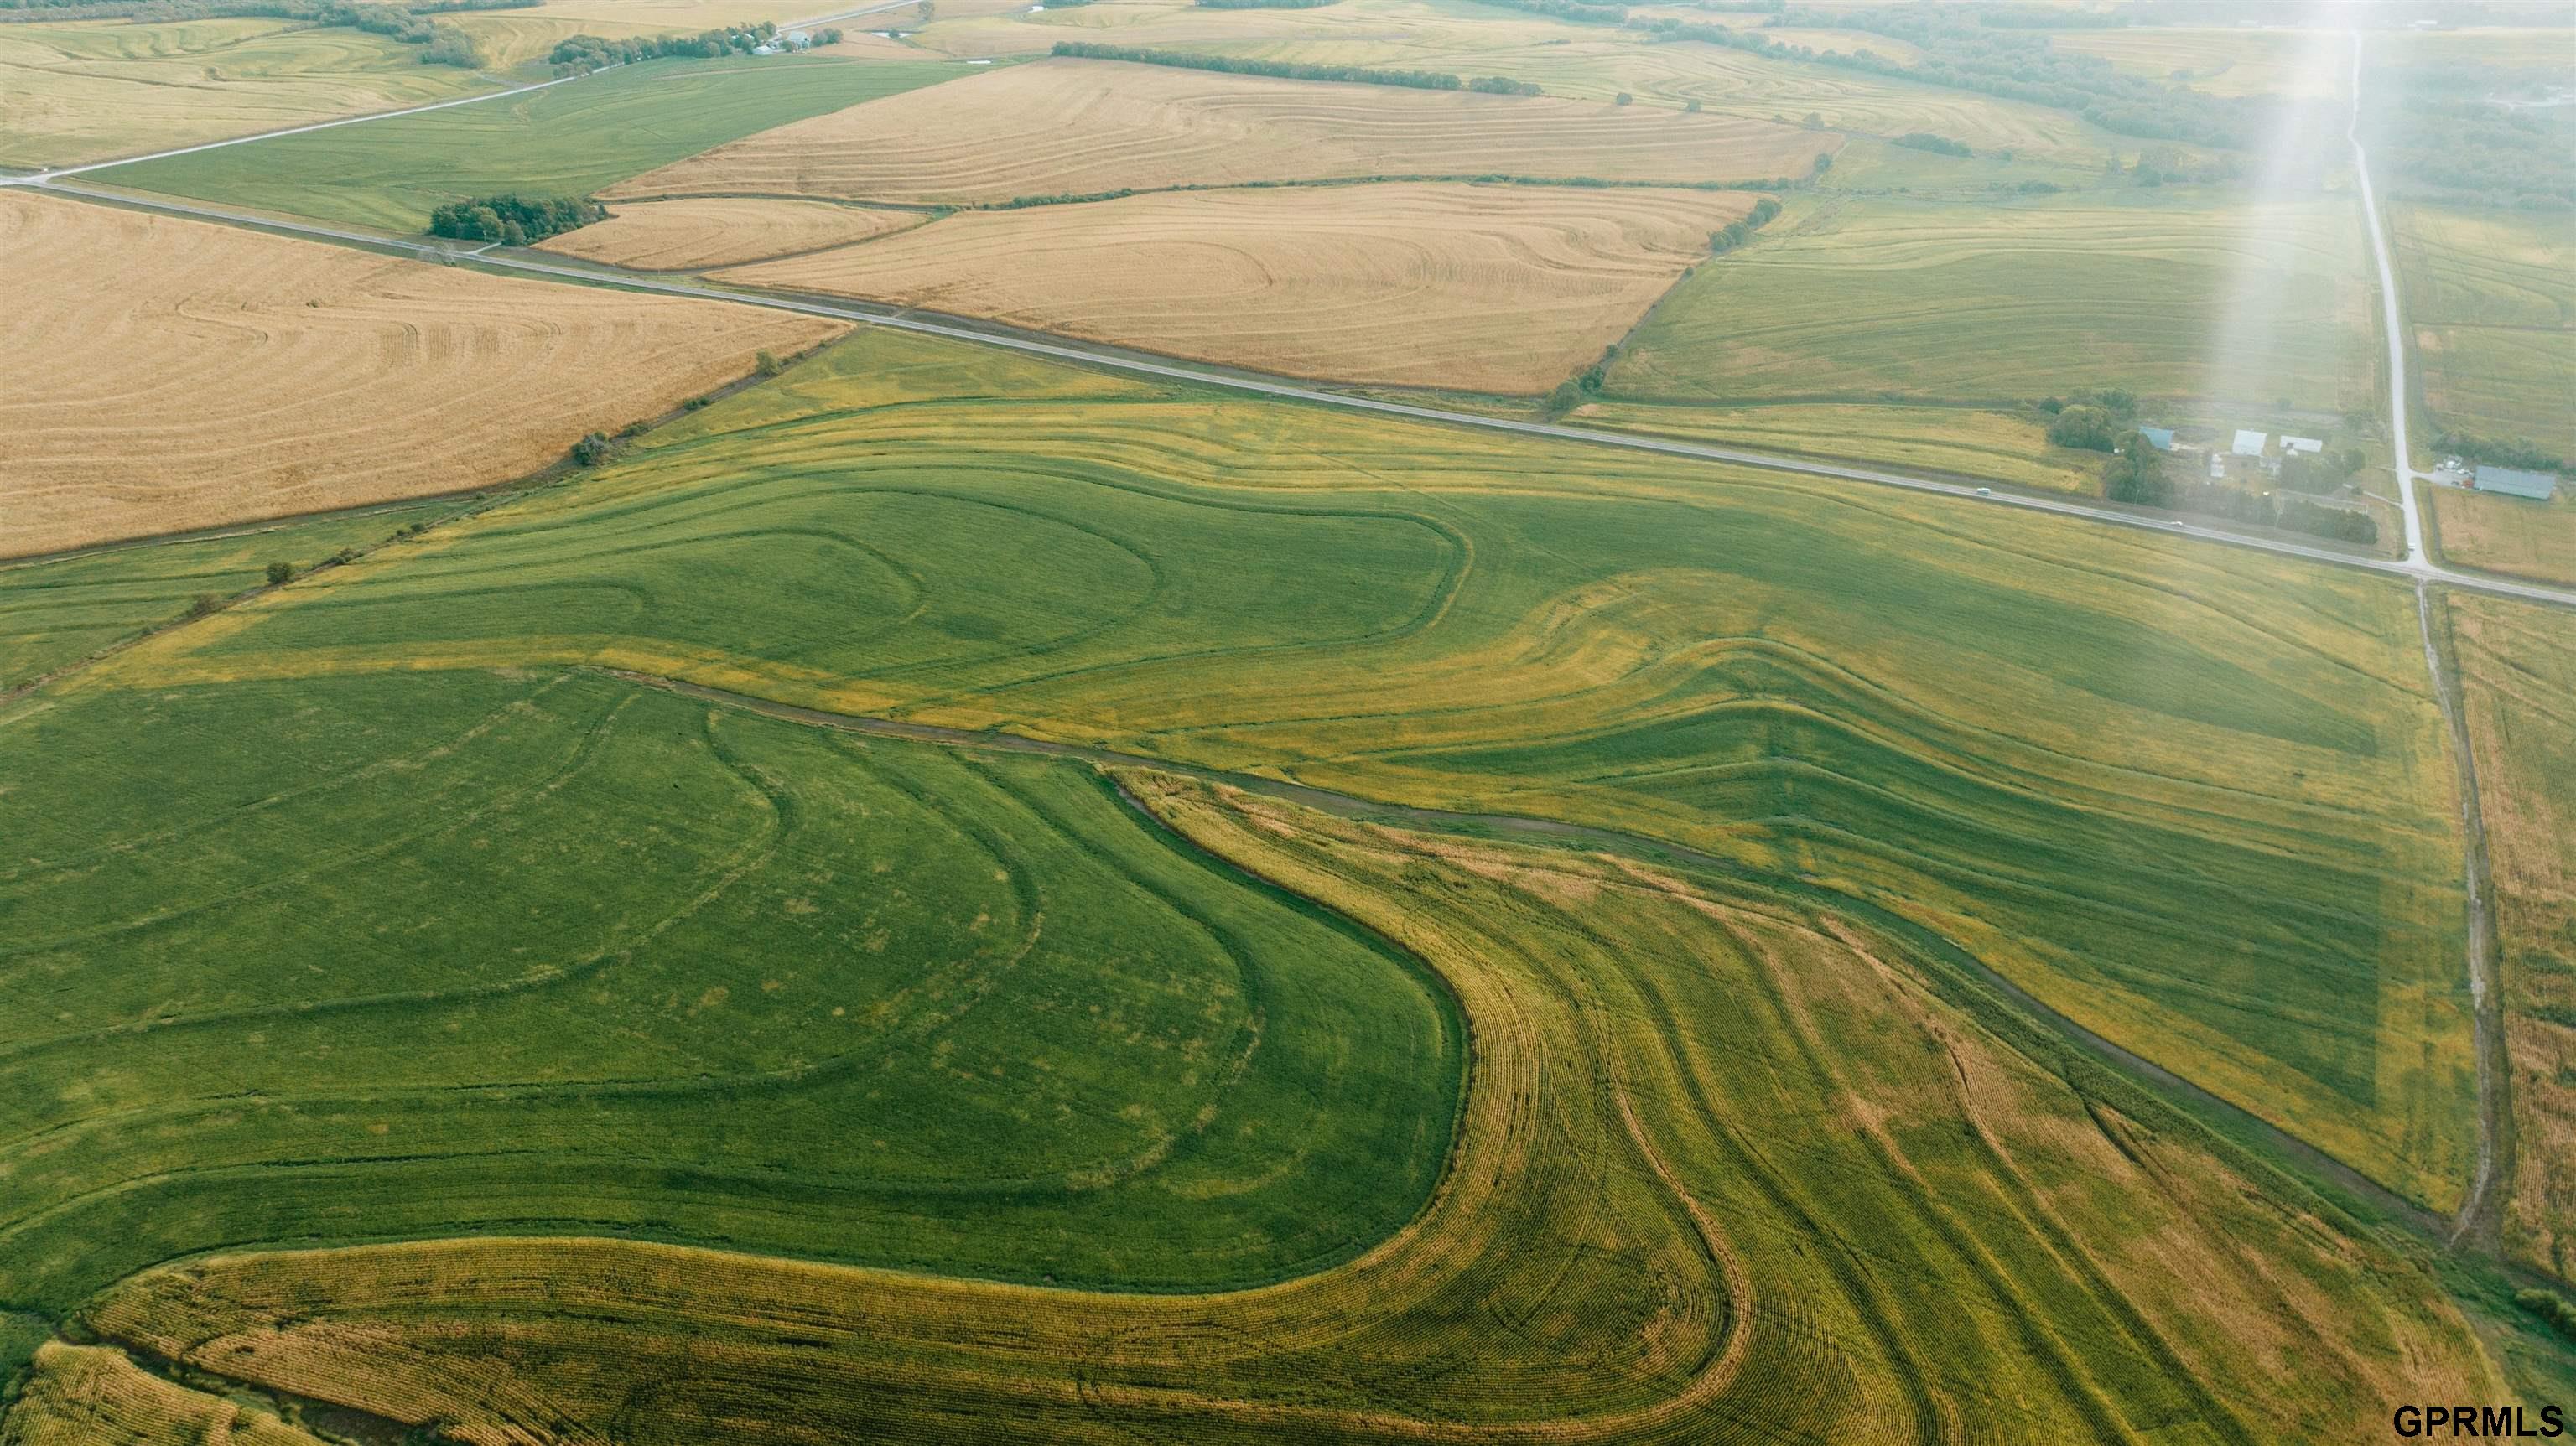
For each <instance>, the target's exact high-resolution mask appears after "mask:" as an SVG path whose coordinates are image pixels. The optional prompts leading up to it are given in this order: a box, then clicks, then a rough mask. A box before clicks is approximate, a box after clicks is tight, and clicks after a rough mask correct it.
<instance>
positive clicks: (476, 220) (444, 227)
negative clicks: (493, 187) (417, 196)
mask: <svg viewBox="0 0 2576 1446" xmlns="http://www.w3.org/2000/svg"><path fill="white" fill-rule="evenodd" d="M607 214H608V208H607V207H605V206H602V205H601V204H599V203H598V202H597V201H588V200H582V201H576V200H573V199H570V198H569V197H564V196H534V197H530V196H516V195H508V196H476V197H473V198H472V199H470V200H464V201H451V202H449V203H448V204H446V205H444V206H441V207H439V208H438V209H436V210H434V211H432V212H430V213H429V234H431V235H432V236H445V237H448V238H450V239H452V240H457V241H498V242H500V243H501V244H502V245H504V246H525V245H527V244H528V243H529V242H531V241H542V240H544V239H545V238H547V237H549V236H555V235H560V234H562V233H563V232H566V231H571V230H575V229H578V228H580V227H583V226H587V225H589V224H590V223H591V222H593V221H597V220H599V219H601V218H602V217H604V216H606V215H607Z"/></svg>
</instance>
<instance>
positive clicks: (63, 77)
mask: <svg viewBox="0 0 2576 1446" xmlns="http://www.w3.org/2000/svg"><path fill="white" fill-rule="evenodd" d="M497 84H498V82H496V81H495V80H493V78H492V77H490V76H487V75H481V74H478V73H476V72H474V71H471V70H462V69H458V68H456V67H454V66H447V65H423V64H421V63H420V57H419V52H418V51H417V50H416V49H415V48H413V47H411V46H406V45H401V44H398V43H396V42H394V41H391V40H387V39H385V38H383V37H381V36H376V35H369V34H367V33H366V32H364V31H359V30H338V29H316V28H312V27H298V26H293V25H290V24H289V23H288V22H285V21H279V20H185V21H170V22H164V23H158V24H148V25H137V24H131V23H128V22H125V21H94V22H86V23H79V24H70V25H0V165H9V166H25V167H29V168H38V167H46V166H68V165H74V164H78V163H80V162H85V161H99V160H106V159H109V158H111V157H115V156H130V155H136V154H139V153H142V152H145V151H157V150H167V149H171V148H173V147H177V146H188V145H195V144H197V143H199V142H201V141H212V140H222V139H224V138H226V137H228V136H239V135H251V134H255V133H257V132H260V131H271V130H280V129H283V128H285V127H287V126H298V125H307V124H310V123H312V122H314V121H320V120H330V119H333V118H334V117H338V116H344V115H358V114H363V113H365V112H368V111H379V110H394V109H398V108H400V107H402V106H408V105H424V104H427V103H429V102H431V101H439V100H448V99H451V98H453V97H456V96H460V95H467V94H471V93H472V92H475V91H478V90H490V89H494V88H495V87H496V86H497Z"/></svg>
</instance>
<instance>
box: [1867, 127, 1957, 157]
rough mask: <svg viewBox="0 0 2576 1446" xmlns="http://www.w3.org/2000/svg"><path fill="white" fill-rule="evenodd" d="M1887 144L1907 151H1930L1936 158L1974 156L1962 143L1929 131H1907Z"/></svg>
mask: <svg viewBox="0 0 2576 1446" xmlns="http://www.w3.org/2000/svg"><path fill="white" fill-rule="evenodd" d="M1889 144H1890V145H1899V146H1903V147H1905V148H1906V149H1908V150H1915V151H1930V152H1932V153H1933V154H1934V155H1938V156H1973V155H1975V154H1976V152H1975V151H1972V150H1970V149H1968V147H1967V145H1966V144H1965V143H1964V142H1961V141H1954V140H1952V139H1950V138H1949V137H1948V136H1936V135H1934V134H1932V133H1931V132H1930V131H1907V132H1906V133H1905V134H1903V135H1901V136H1898V137H1897V138H1896V139H1895V140H1893V141H1891V142H1889Z"/></svg>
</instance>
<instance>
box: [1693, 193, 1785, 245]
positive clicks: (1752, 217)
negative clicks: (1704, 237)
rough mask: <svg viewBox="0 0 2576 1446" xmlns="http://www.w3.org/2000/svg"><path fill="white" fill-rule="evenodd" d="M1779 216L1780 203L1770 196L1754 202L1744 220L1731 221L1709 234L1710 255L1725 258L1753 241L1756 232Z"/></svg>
mask: <svg viewBox="0 0 2576 1446" xmlns="http://www.w3.org/2000/svg"><path fill="white" fill-rule="evenodd" d="M1779 214H1780V203H1779V202H1777V201H1774V200H1772V199H1771V198H1770V197H1768V196H1765V197H1763V198H1762V199H1761V200H1759V201H1756V202H1754V203H1753V209H1752V210H1750V211H1748V212H1746V213H1745V215H1744V219H1743V220H1741V221H1729V222H1727V223H1726V224H1725V225H1723V226H1721V227H1719V228H1718V229H1716V230H1714V231H1711V232H1710V233H1708V254H1709V255H1711V256H1723V255H1725V254H1726V253H1727V252H1729V251H1732V250H1734V249H1735V248H1736V247H1738V246H1741V245H1743V244H1744V243H1745V242H1747V241H1750V240H1752V239H1753V233H1754V232H1756V231H1759V230H1761V229H1762V228H1763V227H1765V226H1768V225H1770V224H1771V218H1772V217H1774V216H1777V215H1779Z"/></svg>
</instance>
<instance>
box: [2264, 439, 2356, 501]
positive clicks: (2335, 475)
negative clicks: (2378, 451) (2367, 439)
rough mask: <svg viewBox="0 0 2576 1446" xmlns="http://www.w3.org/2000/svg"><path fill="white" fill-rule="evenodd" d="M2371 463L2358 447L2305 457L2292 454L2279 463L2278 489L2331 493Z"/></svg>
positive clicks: (2301, 454)
mask: <svg viewBox="0 0 2576 1446" xmlns="http://www.w3.org/2000/svg"><path fill="white" fill-rule="evenodd" d="M2369 460H2370V459H2369V457H2368V456H2366V455H2364V454H2363V452H2362V450H2361V449H2360V448H2359V447H2345V448H2341V449H2338V450H2336V451H2332V452H2321V453H2319V454H2317V455H2316V456H2313V457H2311V456H2307V455H2305V454H2303V453H2298V452H2293V453H2291V454H2290V455H2289V456H2286V457H2283V458H2282V459H2281V485H2282V486H2284V487H2287V488H2289V489H2290V490H2291V491H2293V492H2332V491H2334V490H2335V489H2336V488H2338V487H2341V486H2342V485H2343V484H2344V481H2345V479H2347V478H2349V477H2351V476H2352V474H2354V473H2355V472H2358V471H2360V470H2361V469H2362V465H2363V464H2364V463H2366V462H2368V461H2369Z"/></svg>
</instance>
